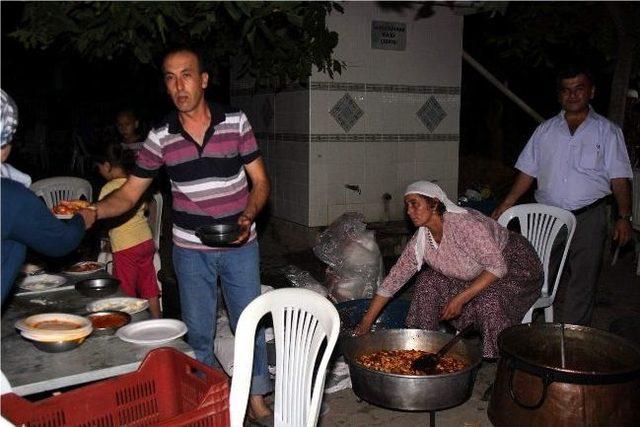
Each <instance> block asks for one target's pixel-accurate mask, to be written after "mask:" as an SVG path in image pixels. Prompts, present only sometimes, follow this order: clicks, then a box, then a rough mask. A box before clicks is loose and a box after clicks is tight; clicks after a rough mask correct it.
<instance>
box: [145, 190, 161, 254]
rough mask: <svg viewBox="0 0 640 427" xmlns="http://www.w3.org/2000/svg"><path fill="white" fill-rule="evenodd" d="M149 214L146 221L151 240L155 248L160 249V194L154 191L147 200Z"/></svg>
mask: <svg viewBox="0 0 640 427" xmlns="http://www.w3.org/2000/svg"><path fill="white" fill-rule="evenodd" d="M148 207H149V216H148V217H147V222H148V223H149V228H151V234H152V235H153V242H154V243H155V245H156V249H160V232H161V231H162V194H160V193H154V195H153V198H152V199H151V200H150V201H149V204H148Z"/></svg>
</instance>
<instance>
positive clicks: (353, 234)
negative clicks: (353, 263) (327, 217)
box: [313, 212, 367, 269]
mask: <svg viewBox="0 0 640 427" xmlns="http://www.w3.org/2000/svg"><path fill="white" fill-rule="evenodd" d="M366 229H367V225H366V224H365V223H364V215H362V214H361V213H358V212H345V213H344V214H342V216H340V218H338V219H336V220H335V221H334V222H333V223H331V225H329V227H327V229H326V230H325V231H323V232H322V234H320V236H318V242H317V243H316V245H315V246H314V247H313V253H314V254H315V255H316V256H317V257H318V258H319V259H320V260H321V261H322V262H324V263H325V264H327V265H328V266H329V267H333V268H335V269H339V268H340V267H341V265H342V261H343V257H342V252H343V250H344V246H345V245H346V244H348V243H349V242H351V241H352V240H355V239H356V238H357V237H358V236H359V235H360V234H362V233H364V231H365V230H366Z"/></svg>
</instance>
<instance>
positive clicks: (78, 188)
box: [31, 176, 93, 209]
mask: <svg viewBox="0 0 640 427" xmlns="http://www.w3.org/2000/svg"><path fill="white" fill-rule="evenodd" d="M31 191H33V192H34V193H36V196H38V197H42V199H44V202H45V203H46V204H47V207H48V208H49V209H51V208H53V207H54V206H55V205H57V204H58V202H60V201H61V200H76V199H81V198H83V197H84V199H85V200H88V201H90V202H91V201H92V196H93V190H92V189H91V183H89V181H87V180H86V179H82V178H76V177H74V176H56V177H53V178H45V179H41V180H39V181H36V182H34V183H33V184H31Z"/></svg>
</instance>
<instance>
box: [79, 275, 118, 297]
mask: <svg viewBox="0 0 640 427" xmlns="http://www.w3.org/2000/svg"><path fill="white" fill-rule="evenodd" d="M118 286H120V280H118V279H116V278H114V277H98V278H93V279H84V280H80V281H79V282H77V283H76V291H78V292H80V293H81V294H82V295H84V296H86V297H106V296H108V295H111V294H113V293H115V292H116V291H117V290H118Z"/></svg>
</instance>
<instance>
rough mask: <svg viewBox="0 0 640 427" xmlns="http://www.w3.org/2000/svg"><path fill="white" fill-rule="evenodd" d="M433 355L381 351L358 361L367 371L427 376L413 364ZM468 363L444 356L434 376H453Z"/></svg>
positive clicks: (419, 352)
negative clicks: (422, 357) (418, 359)
mask: <svg viewBox="0 0 640 427" xmlns="http://www.w3.org/2000/svg"><path fill="white" fill-rule="evenodd" d="M427 354H433V353H430V352H428V351H423V350H381V351H376V352H375V353H369V354H362V355H360V356H358V358H357V359H356V361H357V362H358V363H359V364H360V365H362V366H364V367H365V368H367V369H373V370H374V371H381V372H387V373H389V374H399V375H427V374H425V373H424V372H423V371H419V370H416V369H413V368H412V367H411V364H412V362H413V361H414V360H416V359H417V358H419V357H421V356H424V355H427ZM466 367H467V365H466V363H464V362H462V361H460V360H458V359H456V358H454V357H451V356H444V357H443V358H442V359H440V363H438V365H437V366H436V369H435V373H434V374H432V375H440V374H451V373H453V372H457V371H460V370H462V369H464V368H466Z"/></svg>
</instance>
